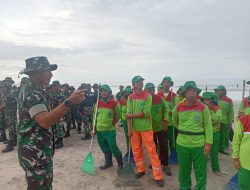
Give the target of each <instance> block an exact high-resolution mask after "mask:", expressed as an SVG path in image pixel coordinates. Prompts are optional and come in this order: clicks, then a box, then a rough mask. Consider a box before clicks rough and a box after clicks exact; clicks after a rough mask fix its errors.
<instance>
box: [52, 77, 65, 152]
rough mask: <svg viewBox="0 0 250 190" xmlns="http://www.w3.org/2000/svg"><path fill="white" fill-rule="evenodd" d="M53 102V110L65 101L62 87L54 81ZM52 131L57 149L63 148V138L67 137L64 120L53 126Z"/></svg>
mask: <svg viewBox="0 0 250 190" xmlns="http://www.w3.org/2000/svg"><path fill="white" fill-rule="evenodd" d="M50 95H51V100H50V105H51V109H54V108H56V107H57V106H58V105H59V104H60V103H62V102H63V101H64V99H65V96H64V94H63V92H62V90H61V85H60V83H59V81H53V82H52V85H51V94H50ZM52 131H53V134H54V138H55V139H54V141H55V148H57V149H58V148H61V147H63V137H64V135H65V131H64V125H63V118H62V119H61V120H60V121H59V122H58V123H56V124H55V125H53V127H52Z"/></svg>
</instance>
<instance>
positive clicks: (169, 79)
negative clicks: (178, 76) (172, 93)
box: [162, 76, 174, 86]
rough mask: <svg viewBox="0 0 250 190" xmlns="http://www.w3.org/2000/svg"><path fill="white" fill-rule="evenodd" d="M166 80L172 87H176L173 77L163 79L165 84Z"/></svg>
mask: <svg viewBox="0 0 250 190" xmlns="http://www.w3.org/2000/svg"><path fill="white" fill-rule="evenodd" d="M164 80H166V81H168V82H169V83H170V84H171V86H173V85H174V82H173V81H172V78H171V77H168V76H166V77H164V78H163V80H162V82H163V81H164Z"/></svg>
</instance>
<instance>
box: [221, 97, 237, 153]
mask: <svg viewBox="0 0 250 190" xmlns="http://www.w3.org/2000/svg"><path fill="white" fill-rule="evenodd" d="M219 107H220V110H221V113H222V118H221V125H220V151H224V150H225V149H227V148H228V146H229V129H228V125H231V124H232V123H233V121H234V110H233V102H232V100H231V99H230V98H228V97H225V98H222V99H219Z"/></svg>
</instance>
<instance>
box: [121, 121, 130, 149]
mask: <svg viewBox="0 0 250 190" xmlns="http://www.w3.org/2000/svg"><path fill="white" fill-rule="evenodd" d="M122 126H123V129H124V133H125V139H126V145H127V151H129V139H128V124H127V121H126V120H125V121H122Z"/></svg>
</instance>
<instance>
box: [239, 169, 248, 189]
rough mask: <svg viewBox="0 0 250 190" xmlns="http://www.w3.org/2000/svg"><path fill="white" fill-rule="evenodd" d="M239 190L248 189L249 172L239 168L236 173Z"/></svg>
mask: <svg viewBox="0 0 250 190" xmlns="http://www.w3.org/2000/svg"><path fill="white" fill-rule="evenodd" d="M238 185H239V190H248V189H249V188H250V170H246V169H244V168H240V170H239V171H238Z"/></svg>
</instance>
